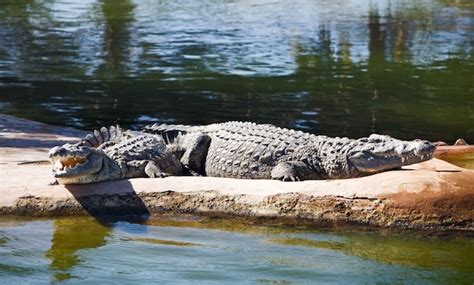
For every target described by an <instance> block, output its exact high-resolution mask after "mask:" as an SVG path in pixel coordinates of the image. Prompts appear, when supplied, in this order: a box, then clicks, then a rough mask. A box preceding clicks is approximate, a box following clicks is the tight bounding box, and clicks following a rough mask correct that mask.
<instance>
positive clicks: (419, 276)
mask: <svg viewBox="0 0 474 285" xmlns="http://www.w3.org/2000/svg"><path fill="white" fill-rule="evenodd" d="M472 252H474V240H473V239H472V238H467V237H454V236H452V237H444V238H443V237H427V236H422V235H417V234H405V235H401V234H396V233H392V232H358V231H348V230H344V231H343V230H324V229H319V230H318V229H311V228H286V227H277V226H256V225H252V224H250V223H249V222H245V221H242V220H224V219H216V218H197V217H182V216H181V217H180V218H176V217H151V218H149V219H143V220H139V219H129V220H117V219H111V218H108V219H105V218H99V220H97V219H96V218H92V217H82V218H80V217H76V218H57V219H50V220H49V219H46V220H8V219H5V218H3V219H1V220H0V282H1V283H5V284H17V283H23V284H24V283H27V282H30V283H32V284H39V283H48V282H56V281H61V282H64V283H72V284H75V283H87V284H115V283H116V282H120V283H127V284H145V283H147V282H152V283H160V284H162V283H173V284H183V283H186V284H196V283H199V284H314V282H316V281H317V282H318V284H335V283H337V284H368V283H370V284H373V283H379V284H394V283H397V284H400V283H402V284H406V283H412V284H448V283H450V284H463V283H464V284H471V283H472V282H473V281H474V262H473V259H472Z"/></svg>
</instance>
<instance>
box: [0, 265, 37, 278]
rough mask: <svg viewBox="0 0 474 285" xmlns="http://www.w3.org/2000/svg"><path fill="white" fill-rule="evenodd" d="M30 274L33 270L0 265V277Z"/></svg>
mask: <svg viewBox="0 0 474 285" xmlns="http://www.w3.org/2000/svg"><path fill="white" fill-rule="evenodd" d="M31 273H33V270H32V269H30V268H26V267H21V266H15V265H8V264H2V263H0V276H2V275H4V274H8V275H10V274H11V275H29V274H31Z"/></svg>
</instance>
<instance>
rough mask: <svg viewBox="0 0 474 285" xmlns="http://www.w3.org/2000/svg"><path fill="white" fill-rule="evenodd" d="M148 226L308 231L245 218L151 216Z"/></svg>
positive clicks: (222, 229) (235, 230) (230, 230)
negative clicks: (268, 224)
mask: <svg viewBox="0 0 474 285" xmlns="http://www.w3.org/2000/svg"><path fill="white" fill-rule="evenodd" d="M144 223H145V224H146V225H149V226H159V227H189V228H198V229H212V230H221V231H228V232H243V233H251V234H279V233H299V232H305V231H306V232H307V231H308V229H305V228H297V227H281V226H275V225H274V226H271V227H269V226H260V225H256V224H255V221H254V220H251V219H249V220H248V219H245V218H231V217H227V218H219V217H197V216H179V217H176V216H168V215H153V216H151V217H150V218H149V219H147V220H146V221H145V222H144Z"/></svg>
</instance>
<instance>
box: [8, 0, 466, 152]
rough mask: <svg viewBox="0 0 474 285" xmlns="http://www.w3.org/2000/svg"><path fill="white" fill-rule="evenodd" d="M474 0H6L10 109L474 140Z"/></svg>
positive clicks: (64, 118)
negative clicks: (240, 122) (256, 123)
mask: <svg viewBox="0 0 474 285" xmlns="http://www.w3.org/2000/svg"><path fill="white" fill-rule="evenodd" d="M473 35H474V4H473V2H472V1H471V0H391V1H389V0H386V1H383V0H381V1H369V0H349V1H348V0H335V1H311V0H297V1H283V0H227V1H215V0H202V1H173V0H172V1H158V0H120V1H118V0H103V1H99V0H87V1H82V0H81V1H79V0H67V1H66V0H3V1H1V2H0V112H5V113H8V114H13V115H17V116H20V117H26V118H30V119H34V120H39V121H43V122H47V123H52V124H57V125H68V126H74V127H78V128H83V129H91V128H97V127H98V126H99V125H108V124H112V123H119V124H121V125H122V126H124V127H132V128H138V127H141V126H143V125H144V124H147V123H151V122H162V123H163V122H167V123H173V122H176V123H184V124H205V123H212V122H220V121H227V120H245V121H256V122H259V123H273V124H276V125H278V126H282V127H291V128H297V129H303V130H306V131H309V132H313V133H320V134H327V135H330V136H349V137H360V136H366V135H368V134H370V133H373V132H377V133H386V134H389V135H393V136H396V137H400V138H404V139H411V138H415V137H422V138H426V139H430V140H444V141H447V142H453V141H454V140H455V139H457V138H459V137H463V138H465V139H466V140H467V141H468V142H471V143H472V142H474V124H473V123H472V122H473V121H474V98H473V96H474V78H473V75H474V61H473V55H474V48H473V46H474V40H473Z"/></svg>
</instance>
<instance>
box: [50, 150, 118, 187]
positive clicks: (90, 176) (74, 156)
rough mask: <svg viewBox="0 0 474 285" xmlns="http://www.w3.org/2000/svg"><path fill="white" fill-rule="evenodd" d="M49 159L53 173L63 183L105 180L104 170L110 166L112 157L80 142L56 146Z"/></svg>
mask: <svg viewBox="0 0 474 285" xmlns="http://www.w3.org/2000/svg"><path fill="white" fill-rule="evenodd" d="M49 159H50V161H51V163H52V166H53V175H54V177H55V178H57V179H58V182H59V183H61V184H82V183H91V182H99V181H104V180H106V179H105V176H104V175H102V174H103V173H102V172H104V168H110V159H109V158H108V157H107V156H106V154H105V153H104V151H102V150H101V149H99V148H94V147H89V146H85V145H80V144H65V145H62V146H56V147H54V148H52V149H51V150H50V151H49ZM103 176H104V177H103ZM101 178H103V179H101Z"/></svg>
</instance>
